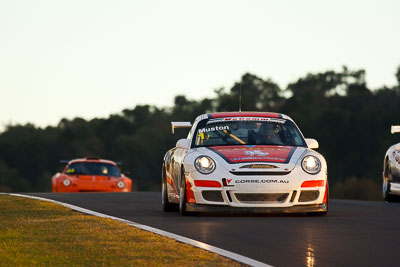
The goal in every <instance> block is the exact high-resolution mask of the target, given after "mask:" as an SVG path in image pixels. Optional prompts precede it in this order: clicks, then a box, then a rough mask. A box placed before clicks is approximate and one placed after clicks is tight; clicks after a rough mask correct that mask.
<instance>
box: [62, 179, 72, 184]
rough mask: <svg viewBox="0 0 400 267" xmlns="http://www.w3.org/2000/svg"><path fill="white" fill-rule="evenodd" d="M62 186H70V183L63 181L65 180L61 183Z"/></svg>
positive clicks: (66, 180)
mask: <svg viewBox="0 0 400 267" xmlns="http://www.w3.org/2000/svg"><path fill="white" fill-rule="evenodd" d="M63 185H64V186H70V185H71V181H70V180H68V179H65V180H64V181H63Z"/></svg>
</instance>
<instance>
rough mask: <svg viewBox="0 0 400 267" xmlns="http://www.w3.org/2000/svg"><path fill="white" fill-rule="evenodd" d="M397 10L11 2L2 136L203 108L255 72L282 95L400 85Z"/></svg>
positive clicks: (0, 64) (3, 13)
mask: <svg viewBox="0 0 400 267" xmlns="http://www.w3.org/2000/svg"><path fill="white" fill-rule="evenodd" d="M399 12H400V1H398V0H376V1H366V0H351V1H348V0H335V1H323V0H302V1H295V0H290V1H289V0H280V1H276V0H274V1H268V0H260V1H256V0H250V1H249V0H247V1H245V0H243V1H234V0H227V1H223V0H213V1H208V0H202V1H189V0H182V1H175V0H168V1H165V0H163V1H152V0H143V1H133V0H127V1H119V0H112V1H111V0H108V1H100V0H93V1H92V0H90V1H89V0H87V1H85V0H76V1H75V0H72V1H71V0H68V1H67V0H65V1H58V0H47V1H40V0H34V1H32V0H9V1H8V0H3V1H0V93H1V97H0V129H1V128H2V127H1V126H2V125H5V124H8V123H10V122H11V123H13V124H16V123H26V122H32V123H34V124H36V125H38V126H45V125H49V124H51V125H56V124H57V123H58V122H59V120H60V119H61V118H63V117H66V118H69V119H71V118H73V117H76V116H80V117H83V118H86V119H90V118H93V117H107V116H108V115H109V114H111V113H117V112H120V111H121V110H122V109H124V108H132V107H134V106H135V105H136V104H153V105H157V106H171V105H172V102H173V98H174V96H175V95H177V94H185V95H186V96H187V97H188V98H195V99H199V98H202V97H205V96H210V97H211V96H214V93H213V90H214V89H216V88H219V87H226V88H230V87H231V86H232V85H233V83H234V82H235V81H238V80H239V79H240V77H241V75H242V74H244V73H245V72H250V73H252V74H255V75H258V76H260V77H262V78H268V77H270V78H272V79H273V80H274V81H275V82H277V83H278V84H279V85H280V86H281V87H286V85H287V84H288V83H289V82H293V81H295V80H296V79H298V78H300V77H302V76H304V75H305V74H306V73H308V72H320V71H325V70H328V69H334V70H340V69H341V66H342V65H347V66H348V67H349V68H350V69H359V68H362V69H365V70H366V71H367V82H368V85H369V86H370V87H371V88H378V87H381V86H383V85H387V86H392V85H394V84H395V83H396V80H395V76H394V73H395V71H396V68H397V67H398V66H399V65H400V15H399Z"/></svg>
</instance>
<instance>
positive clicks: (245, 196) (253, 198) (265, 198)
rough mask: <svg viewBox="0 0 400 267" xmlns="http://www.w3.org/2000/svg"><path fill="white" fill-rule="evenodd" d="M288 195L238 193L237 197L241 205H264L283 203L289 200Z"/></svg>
mask: <svg viewBox="0 0 400 267" xmlns="http://www.w3.org/2000/svg"><path fill="white" fill-rule="evenodd" d="M288 196H289V194H288V193H277V194H276V193H272V194H266V193H236V194H235V197H236V198H237V200H238V201H240V202H241V203H247V204H263V203H282V202H285V201H286V199H287V198H288Z"/></svg>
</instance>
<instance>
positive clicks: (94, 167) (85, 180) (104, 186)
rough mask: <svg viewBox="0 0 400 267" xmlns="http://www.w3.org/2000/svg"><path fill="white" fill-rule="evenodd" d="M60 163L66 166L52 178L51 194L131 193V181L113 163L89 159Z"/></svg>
mask: <svg viewBox="0 0 400 267" xmlns="http://www.w3.org/2000/svg"><path fill="white" fill-rule="evenodd" d="M61 163H62V164H66V166H65V167H64V170H63V171H62V172H58V173H56V174H55V175H54V176H53V177H52V179H51V184H52V189H53V192H131V188H132V180H131V179H130V178H129V177H127V176H125V175H124V174H123V173H121V172H120V169H119V167H118V164H117V163H115V162H113V161H110V160H104V159H100V158H93V157H89V158H83V159H74V160H70V161H68V160H67V161H64V160H62V161H61Z"/></svg>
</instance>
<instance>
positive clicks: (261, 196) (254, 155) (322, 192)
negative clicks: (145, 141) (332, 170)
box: [162, 112, 329, 215]
mask: <svg viewBox="0 0 400 267" xmlns="http://www.w3.org/2000/svg"><path fill="white" fill-rule="evenodd" d="M171 124H172V132H174V129H175V128H186V127H187V128H191V129H190V131H189V134H188V136H187V139H181V140H179V141H178V142H177V144H176V147H175V148H172V149H170V150H169V151H168V152H167V153H166V154H165V157H164V162H163V166H162V207H163V210H164V211H171V210H177V209H178V207H179V211H180V213H181V214H182V215H186V214H189V213H190V212H224V211H228V212H270V213H271V212H272V213H279V212H285V213H289V212H295V213H304V212H306V213H309V214H321V215H324V214H327V212H328V199H329V189H328V179H327V165H326V161H325V159H324V157H323V156H322V155H321V154H319V153H317V152H316V151H314V150H313V149H316V148H318V142H317V141H316V140H315V139H304V137H303V135H302V134H301V132H300V130H299V129H298V128H297V126H296V124H295V123H294V122H293V120H292V119H291V118H289V117H288V116H286V115H283V114H277V113H267V112H223V113H212V114H203V115H201V116H199V117H197V118H196V120H195V121H194V123H193V126H192V125H191V123H190V122H172V123H171Z"/></svg>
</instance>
